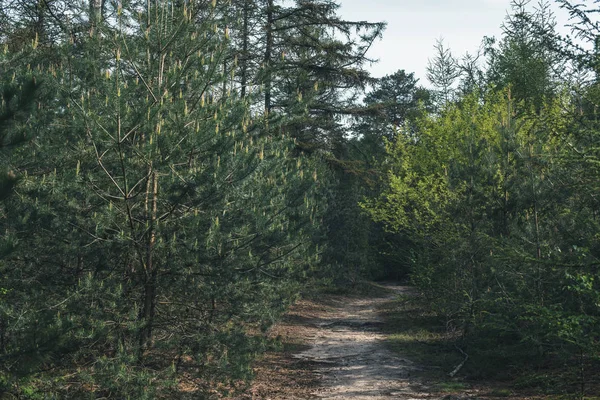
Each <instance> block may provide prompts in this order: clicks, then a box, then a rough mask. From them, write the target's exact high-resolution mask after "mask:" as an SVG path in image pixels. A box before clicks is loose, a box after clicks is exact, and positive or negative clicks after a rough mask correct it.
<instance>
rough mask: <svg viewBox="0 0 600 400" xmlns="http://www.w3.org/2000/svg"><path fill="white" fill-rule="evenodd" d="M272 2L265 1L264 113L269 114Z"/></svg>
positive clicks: (269, 0)
mask: <svg viewBox="0 0 600 400" xmlns="http://www.w3.org/2000/svg"><path fill="white" fill-rule="evenodd" d="M273 8H274V6H273V0H267V27H266V30H267V36H266V39H267V41H266V46H265V62H264V64H265V69H266V75H265V112H267V113H269V112H270V111H271V86H272V82H271V79H272V73H271V59H272V56H273V55H272V52H273V23H274V18H273Z"/></svg>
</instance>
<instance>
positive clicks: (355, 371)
mask: <svg viewBox="0 0 600 400" xmlns="http://www.w3.org/2000/svg"><path fill="white" fill-rule="evenodd" d="M388 288H389V289H390V290H391V294H390V295H388V296H386V297H380V298H343V299H338V300H337V301H335V302H334V304H332V307H330V309H329V310H327V311H328V312H325V313H323V314H322V315H320V316H319V317H320V318H318V319H314V320H312V321H310V320H308V321H306V322H307V323H309V324H312V326H313V327H314V328H315V330H314V336H312V338H308V339H309V341H308V343H307V344H309V345H310V348H309V349H307V350H304V351H302V352H299V353H298V354H294V355H293V356H294V357H295V358H298V359H301V360H306V361H312V362H314V363H315V364H316V371H317V373H318V374H319V375H320V376H321V377H322V380H321V382H320V384H319V387H318V388H316V389H315V391H314V393H313V394H314V395H315V396H316V397H317V398H321V399H331V400H338V399H339V400H341V399H355V400H375V399H415V398H423V397H425V395H419V394H418V393H417V391H416V390H415V389H416V388H415V386H414V385H413V383H412V382H411V379H410V377H411V374H412V373H413V372H415V371H416V370H417V369H418V367H417V366H415V365H414V364H413V363H411V362H410V361H409V360H406V359H404V358H400V357H398V356H396V355H394V354H393V353H392V352H390V351H389V350H388V349H387V348H386V346H385V344H384V340H385V336H384V335H383V334H382V333H380V327H381V326H382V325H383V323H384V321H383V319H382V318H381V317H380V316H379V315H378V313H377V309H378V307H379V306H381V305H382V304H383V303H385V302H388V301H390V300H392V299H393V298H394V296H395V295H397V294H398V293H401V292H403V291H406V290H407V289H406V288H404V287H399V286H395V287H389V286H388Z"/></svg>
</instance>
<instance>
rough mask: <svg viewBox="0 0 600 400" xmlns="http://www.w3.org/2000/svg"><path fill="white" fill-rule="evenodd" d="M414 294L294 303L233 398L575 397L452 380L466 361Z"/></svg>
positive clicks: (398, 290) (391, 291)
mask: <svg viewBox="0 0 600 400" xmlns="http://www.w3.org/2000/svg"><path fill="white" fill-rule="evenodd" d="M414 297H415V296H414V294H413V292H412V291H411V289H410V288H408V287H403V286H394V285H385V286H379V287H377V290H376V291H375V292H373V291H371V292H370V293H369V294H367V295H351V296H349V295H319V296H315V297H313V298H310V299H303V300H301V301H299V302H297V303H296V304H295V305H294V306H293V307H292V309H291V310H290V311H289V312H288V313H287V315H286V317H285V318H284V320H283V321H282V322H281V323H279V324H278V325H276V326H275V327H274V328H273V330H272V331H271V335H272V337H273V338H276V339H278V340H279V341H280V342H281V343H282V348H281V350H280V351H272V352H269V353H267V354H266V355H265V356H264V357H263V358H262V359H261V360H260V361H259V362H258V363H257V364H256V366H255V373H256V379H255V380H254V382H253V384H252V386H251V387H250V388H248V390H246V391H244V394H242V395H239V396H237V397H234V398H232V399H235V400H254V399H271V400H296V399H330V400H342V399H354V400H375V399H382V400H385V399H424V398H428V399H446V400H455V399H476V398H485V399H490V400H494V399H550V398H552V399H559V398H560V399H566V398H578V397H564V396H541V395H536V393H539V390H537V388H535V387H529V388H527V387H526V386H527V385H525V386H524V385H522V384H521V386H519V385H520V382H519V381H518V380H517V381H515V380H514V379H511V380H503V381H497V380H490V379H487V380H486V379H478V380H476V381H473V380H467V379H465V378H466V376H465V375H463V374H461V373H460V371H459V373H458V374H457V375H456V377H454V378H450V377H449V376H448V373H449V372H450V371H452V370H453V369H454V367H455V366H456V365H458V364H459V363H460V362H461V361H462V360H463V356H462V355H461V354H460V353H458V351H456V350H455V349H453V348H452V347H453V346H450V345H449V343H450V342H452V338H450V337H448V334H447V333H441V332H439V329H438V330H436V329H435V328H434V324H436V322H435V321H433V320H432V318H431V316H429V315H427V313H425V312H423V310H421V309H420V308H419V307H418V306H415V304H418V302H413V301H411V299H413V298H414ZM438 325H439V324H438ZM468 370H469V368H468V366H465V368H464V371H468ZM534 386H535V385H534ZM519 388H521V389H519ZM586 398H589V399H592V398H595V397H586Z"/></svg>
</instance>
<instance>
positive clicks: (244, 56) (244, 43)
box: [240, 0, 250, 98]
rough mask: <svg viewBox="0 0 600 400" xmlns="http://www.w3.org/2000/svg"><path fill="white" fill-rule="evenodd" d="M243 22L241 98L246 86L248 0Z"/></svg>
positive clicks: (246, 0) (244, 93)
mask: <svg viewBox="0 0 600 400" xmlns="http://www.w3.org/2000/svg"><path fill="white" fill-rule="evenodd" d="M242 12H243V22H242V57H241V58H242V59H241V60H240V63H241V73H240V77H241V82H240V85H241V87H242V88H241V95H242V98H245V97H246V86H247V85H248V41H249V37H248V36H249V35H250V32H249V31H248V22H249V21H248V20H249V18H250V16H249V12H250V0H244V9H243V10H242Z"/></svg>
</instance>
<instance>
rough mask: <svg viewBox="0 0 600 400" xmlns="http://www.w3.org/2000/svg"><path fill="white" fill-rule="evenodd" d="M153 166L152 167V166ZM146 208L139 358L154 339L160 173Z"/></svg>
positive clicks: (153, 179)
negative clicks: (146, 231) (147, 232)
mask: <svg viewBox="0 0 600 400" xmlns="http://www.w3.org/2000/svg"><path fill="white" fill-rule="evenodd" d="M150 168H152V167H150ZM146 196H147V197H146V210H147V215H148V219H149V225H150V228H149V236H148V242H147V244H146V259H145V260H144V263H143V264H144V271H143V277H144V291H143V294H142V309H141V313H140V314H141V315H140V319H141V322H142V324H143V325H142V328H141V330H140V336H139V358H140V359H141V357H142V355H143V352H144V350H145V349H147V348H148V346H149V345H150V342H151V340H152V329H153V326H154V313H155V308H156V279H157V275H158V274H157V268H156V266H155V265H154V258H153V256H154V246H155V244H156V217H157V210H158V175H157V174H156V172H152V173H151V175H150V178H149V179H148V185H147V190H146Z"/></svg>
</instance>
